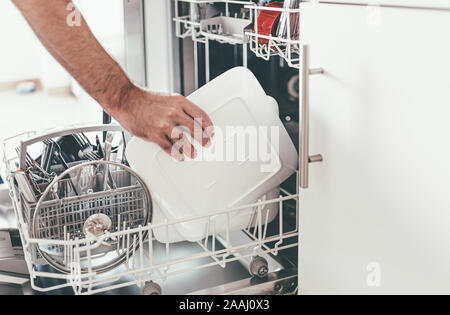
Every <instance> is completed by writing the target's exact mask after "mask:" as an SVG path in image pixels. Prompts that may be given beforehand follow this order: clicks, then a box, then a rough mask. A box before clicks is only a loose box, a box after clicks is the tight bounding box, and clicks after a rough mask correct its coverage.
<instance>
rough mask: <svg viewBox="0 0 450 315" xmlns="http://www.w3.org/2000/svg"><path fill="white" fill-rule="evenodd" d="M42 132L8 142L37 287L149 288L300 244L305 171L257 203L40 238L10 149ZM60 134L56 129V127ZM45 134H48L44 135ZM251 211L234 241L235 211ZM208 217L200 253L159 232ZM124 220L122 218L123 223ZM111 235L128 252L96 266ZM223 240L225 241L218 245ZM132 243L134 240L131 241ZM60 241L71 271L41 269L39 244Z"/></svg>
mask: <svg viewBox="0 0 450 315" xmlns="http://www.w3.org/2000/svg"><path fill="white" fill-rule="evenodd" d="M111 128H113V129H114V130H115V131H118V130H121V128H120V127H119V126H116V127H114V126H111V125H104V126H94V127H89V128H85V129H78V128H75V129H68V130H66V131H64V134H70V133H71V132H73V133H76V132H80V130H84V132H89V131H91V132H93V131H107V130H111ZM36 135H37V133H36V132H30V133H24V134H21V135H18V136H15V137H12V138H8V139H5V140H4V142H3V152H4V165H5V171H6V176H7V182H8V184H9V188H10V192H9V194H10V197H11V199H12V202H13V205H14V209H15V214H16V216H17V219H18V227H19V231H20V236H21V240H22V245H23V249H24V256H25V261H26V263H27V267H28V270H29V273H30V279H31V285H32V288H33V289H34V290H36V291H40V292H48V291H53V290H58V289H62V288H72V289H73V291H74V293H75V294H80V295H89V294H96V293H101V292H105V291H109V290H113V289H118V288H123V287H127V286H132V285H137V286H139V287H140V288H144V287H145V285H146V284H148V283H152V282H153V281H165V279H167V278H168V277H171V276H175V275H179V274H183V273H187V272H190V271H193V270H199V269H203V268H207V267H211V266H217V265H218V266H221V267H222V268H226V266H227V264H228V263H230V262H233V261H236V260H239V259H242V258H250V257H257V256H258V255H262V254H271V255H273V256H277V255H278V254H279V253H280V251H282V250H284V249H288V248H293V247H297V245H298V235H299V226H298V215H299V172H298V171H297V172H296V178H297V183H296V187H297V188H296V192H295V193H291V192H288V191H287V190H285V189H281V195H280V196H279V197H278V198H275V199H271V200H258V201H257V202H255V203H253V204H248V205H243V206H239V207H232V208H229V209H225V210H223V209H222V210H218V211H212V212H211V213H213V214H210V215H201V216H191V217H186V218H182V219H179V220H171V221H166V222H163V223H159V224H153V223H152V222H149V223H148V224H147V225H144V226H137V227H133V228H126V229H121V228H120V226H118V227H117V228H116V229H115V230H114V232H112V233H108V234H104V235H101V236H97V237H95V236H90V237H89V238H88V239H86V238H85V239H83V238H79V239H71V240H66V239H58V240H55V239H36V238H33V237H32V235H31V234H30V221H29V219H27V216H26V215H24V213H26V211H28V210H29V209H27V208H26V207H25V206H24V200H23V194H22V192H21V191H20V190H19V189H18V188H17V187H16V185H15V183H14V176H13V169H14V165H16V164H17V163H18V161H19V159H18V157H17V156H15V155H9V154H8V152H11V151H8V150H9V148H12V147H15V146H17V144H18V143H23V142H21V139H24V138H30V137H36ZM53 135H54V133H53ZM38 138H39V139H44V138H46V136H39V137H38ZM272 204H278V206H279V215H278V216H277V218H276V219H275V221H273V222H272V223H271V225H275V226H276V227H277V228H276V232H275V233H269V232H268V223H269V222H268V217H269V213H268V212H269V211H268V205H272ZM244 211H250V212H251V214H252V218H251V220H250V222H249V224H248V226H247V227H246V228H245V229H243V232H244V233H245V234H246V235H247V236H248V237H249V241H248V242H246V243H245V244H240V245H233V244H231V242H230V235H231V234H232V232H233V230H232V229H231V228H230V227H231V223H232V219H233V216H235V215H236V213H239V214H241V213H242V212H244ZM287 211H291V215H295V225H293V226H287V225H286V224H285V223H284V220H283V216H284V215H285V212H287ZM218 217H223V218H226V220H225V222H226V227H225V232H224V233H221V234H220V235H216V233H215V231H214V230H215V228H214V224H213V222H214V221H215V219H217V218H218ZM195 221H198V222H200V221H201V222H205V221H206V222H208V223H209V224H207V229H206V230H205V237H204V239H203V240H201V241H198V242H197V244H198V251H197V252H195V253H189V254H186V253H183V254H181V255H179V254H178V253H175V251H173V250H172V248H173V244H171V243H159V242H158V241H157V240H156V239H155V237H154V231H156V229H162V230H163V231H164V233H165V235H166V239H169V236H170V235H169V234H170V233H171V231H173V230H172V229H173V228H174V227H175V226H176V225H177V224H180V223H186V222H195ZM119 225H120V223H119ZM107 238H108V239H110V238H115V239H118V240H120V241H119V242H117V246H116V249H115V250H116V251H117V252H120V253H125V255H124V256H123V261H122V264H121V265H120V266H119V267H117V268H116V269H115V270H114V272H112V271H108V272H103V273H99V272H96V271H94V268H93V265H92V260H93V259H96V258H98V255H101V254H99V253H98V252H97V250H98V249H99V248H100V247H101V246H102V244H104V243H105V242H106V241H107ZM219 240H221V242H222V244H223V245H224V246H218V245H217V244H219V243H218V241H219ZM130 244H132V246H130ZM49 245H51V246H55V247H60V248H63V254H64V257H65V259H66V260H67V261H69V262H70V264H69V265H70V266H71V267H70V272H68V273H61V272H59V271H57V270H54V271H40V269H39V268H38V266H39V265H42V264H46V262H45V260H43V259H42V257H39V255H38V253H37V251H36V248H37V247H39V246H49ZM157 246H159V247H161V246H162V247H163V248H164V251H157V250H156V247H157ZM39 278H50V279H59V280H60V281H59V282H58V284H55V285H52V286H50V287H43V286H41V284H40V282H39Z"/></svg>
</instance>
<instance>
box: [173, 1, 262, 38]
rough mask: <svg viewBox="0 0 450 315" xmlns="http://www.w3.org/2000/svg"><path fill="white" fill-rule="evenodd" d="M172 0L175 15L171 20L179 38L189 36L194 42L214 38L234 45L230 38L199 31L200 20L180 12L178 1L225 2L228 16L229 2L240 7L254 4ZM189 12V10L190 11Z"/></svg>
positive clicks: (228, 15) (195, 3)
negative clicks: (221, 37)
mask: <svg viewBox="0 0 450 315" xmlns="http://www.w3.org/2000/svg"><path fill="white" fill-rule="evenodd" d="M173 1H174V7H175V10H174V11H175V16H174V18H173V21H174V22H175V35H176V36H177V37H179V38H189V37H191V38H192V40H193V41H194V42H200V43H205V42H207V40H208V39H214V40H217V41H219V42H220V43H222V44H225V43H227V44H233V45H235V44H236V42H235V41H232V40H227V39H226V38H223V39H221V40H219V39H217V37H216V36H209V34H208V33H207V32H202V31H201V20H200V19H199V20H198V21H194V20H193V19H192V15H191V14H188V15H183V14H182V13H180V10H179V3H190V4H192V5H201V4H213V3H223V4H225V12H224V13H225V15H224V16H225V17H230V16H231V13H230V8H229V6H230V4H235V5H241V6H242V7H244V6H246V5H252V4H254V3H253V2H252V1H250V0H247V1H245V0H212V1H210V0H173ZM190 13H191V12H190ZM234 17H235V18H238V16H237V15H235V16H234Z"/></svg>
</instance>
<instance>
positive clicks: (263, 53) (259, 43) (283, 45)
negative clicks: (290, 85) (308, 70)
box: [245, 5, 301, 69]
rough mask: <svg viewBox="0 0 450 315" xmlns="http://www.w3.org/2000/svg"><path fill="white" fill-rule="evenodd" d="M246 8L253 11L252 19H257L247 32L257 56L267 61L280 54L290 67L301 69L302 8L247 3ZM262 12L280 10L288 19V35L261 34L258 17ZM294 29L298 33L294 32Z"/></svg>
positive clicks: (250, 44)
mask: <svg viewBox="0 0 450 315" xmlns="http://www.w3.org/2000/svg"><path fill="white" fill-rule="evenodd" d="M245 8H247V9H249V10H250V11H251V19H252V20H253V21H255V23H254V29H253V30H247V31H246V32H245V35H246V36H247V37H248V42H249V48H250V50H251V51H252V52H253V53H254V54H255V55H256V56H257V57H259V58H262V59H264V60H266V61H268V60H269V59H270V58H271V57H272V56H280V57H281V58H283V59H284V60H285V61H286V63H287V64H288V66H289V67H291V68H295V69H300V63H301V42H300V38H299V37H300V22H299V21H300V8H284V7H283V8H277V7H267V6H266V7H264V6H257V5H246V6H245ZM261 12H270V13H274V12H280V15H282V16H284V17H285V19H286V20H285V21H286V25H285V27H286V36H280V35H279V34H277V35H272V34H270V35H263V34H260V33H259V30H258V19H259V14H260V13H261ZM293 26H294V28H293ZM293 31H294V32H295V33H296V34H292V32H293ZM297 37H298V38H297Z"/></svg>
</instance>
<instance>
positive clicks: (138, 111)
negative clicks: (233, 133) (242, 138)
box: [111, 87, 214, 161]
mask: <svg viewBox="0 0 450 315" xmlns="http://www.w3.org/2000/svg"><path fill="white" fill-rule="evenodd" d="M111 115H112V116H113V117H114V118H115V119H116V120H117V121H118V122H119V123H120V124H121V125H122V126H123V127H124V128H125V129H127V130H128V131H129V132H130V133H132V134H133V135H135V136H137V137H140V138H142V139H144V140H147V141H151V142H155V143H156V144H158V145H159V146H160V147H161V148H162V149H163V150H164V151H165V152H167V153H168V154H170V155H171V156H172V157H173V158H175V159H177V160H180V161H182V160H184V156H187V157H190V158H194V157H195V156H196V151H195V149H194V147H193V146H192V144H191V143H190V142H189V140H188V139H187V138H186V136H184V133H183V132H186V133H189V134H190V135H191V137H192V139H195V141H197V142H199V143H200V144H202V145H203V146H208V144H209V143H210V140H211V137H212V136H213V134H214V130H213V124H212V122H211V119H210V118H209V117H208V115H207V114H206V113H205V112H204V111H203V110H201V109H200V108H198V107H197V106H196V105H195V104H193V103H191V102H190V101H188V100H187V99H186V98H184V97H183V96H159V95H154V94H151V93H148V92H146V91H144V90H141V89H139V88H137V87H133V88H132V89H131V90H130V91H129V92H128V93H127V95H126V96H124V97H123V98H122V100H121V104H120V105H119V106H118V107H116V110H114V109H113V110H112V112H111Z"/></svg>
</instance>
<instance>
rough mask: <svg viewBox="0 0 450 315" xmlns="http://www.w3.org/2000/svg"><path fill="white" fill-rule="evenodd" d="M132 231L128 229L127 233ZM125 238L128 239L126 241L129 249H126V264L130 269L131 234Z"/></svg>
mask: <svg viewBox="0 0 450 315" xmlns="http://www.w3.org/2000/svg"><path fill="white" fill-rule="evenodd" d="M129 230H130V229H129V228H127V231H129ZM125 237H126V239H127V249H126V253H127V255H126V257H127V258H126V264H127V266H128V268H129V267H130V237H131V235H130V234H129V233H127V234H125Z"/></svg>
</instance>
